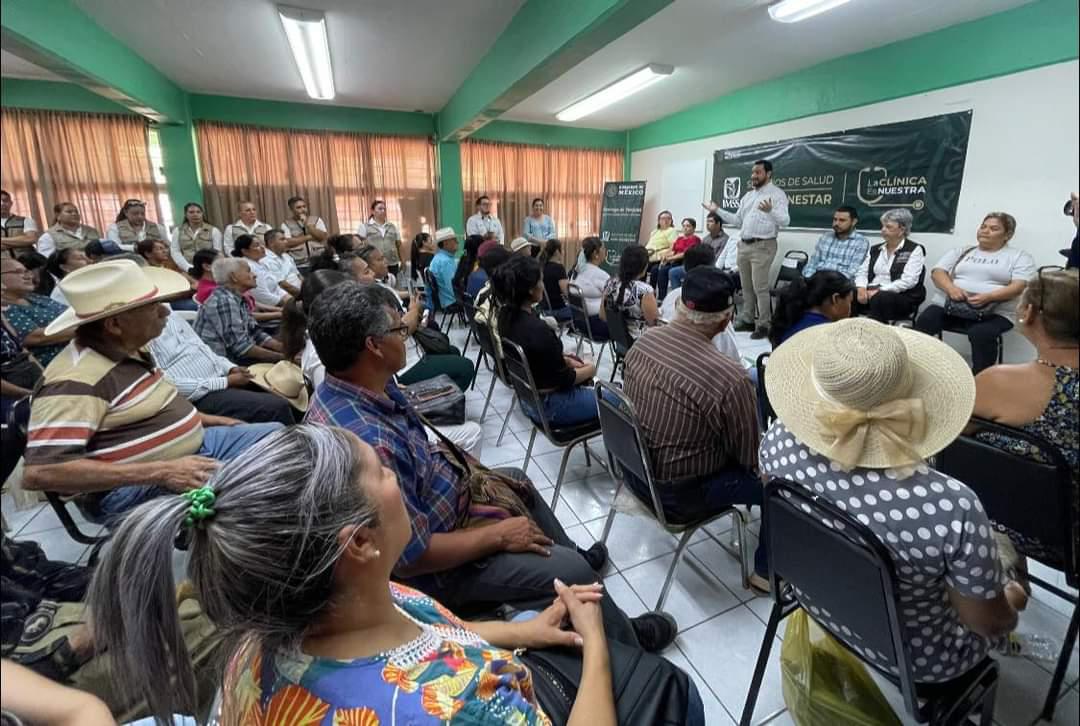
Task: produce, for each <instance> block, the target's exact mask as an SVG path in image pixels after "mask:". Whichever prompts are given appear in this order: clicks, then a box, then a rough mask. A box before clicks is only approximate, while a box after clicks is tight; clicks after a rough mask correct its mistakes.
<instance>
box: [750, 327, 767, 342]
mask: <svg viewBox="0 0 1080 726" xmlns="http://www.w3.org/2000/svg"><path fill="white" fill-rule="evenodd" d="M768 337H769V329H768V328H766V327H765V326H760V327H757V328H755V329H754V332H752V333H750V340H761V339H762V338H768Z"/></svg>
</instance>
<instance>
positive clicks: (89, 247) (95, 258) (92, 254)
mask: <svg viewBox="0 0 1080 726" xmlns="http://www.w3.org/2000/svg"><path fill="white" fill-rule="evenodd" d="M109 245H112V242H110V243H109ZM83 254H84V255H86V259H88V260H89V261H90V264H91V265H92V264H94V263H95V262H101V261H102V260H104V259H105V258H106V257H109V255H110V254H112V253H110V252H106V251H105V245H104V244H103V243H102V242H101V240H98V239H95V240H90V241H89V242H87V243H86V246H85V247H83Z"/></svg>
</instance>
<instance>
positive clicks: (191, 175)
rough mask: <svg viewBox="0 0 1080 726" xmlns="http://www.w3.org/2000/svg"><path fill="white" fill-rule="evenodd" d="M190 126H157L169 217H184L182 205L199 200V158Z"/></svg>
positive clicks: (201, 199) (200, 186)
mask: <svg viewBox="0 0 1080 726" xmlns="http://www.w3.org/2000/svg"><path fill="white" fill-rule="evenodd" d="M194 131H195V129H194V127H192V125H191V124H169V125H164V124H163V125H161V126H158V139H159V140H160V141H161V165H162V166H163V167H164V168H165V179H166V183H167V186H168V187H169V201H170V202H171V203H172V208H173V220H175V221H176V222H177V223H179V222H180V221H181V220H182V219H183V218H184V205H185V204H187V203H188V202H198V203H199V204H202V203H203V191H202V180H201V179H200V178H199V157H198V150H197V149H196V147H195V135H194Z"/></svg>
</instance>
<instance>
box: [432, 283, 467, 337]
mask: <svg viewBox="0 0 1080 726" xmlns="http://www.w3.org/2000/svg"><path fill="white" fill-rule="evenodd" d="M424 282H425V283H426V284H427V286H428V289H429V290H430V291H431V305H432V311H431V314H432V315H440V314H441V315H442V320H440V321H439V323H438V325H439V330H440V331H442V332H444V333H446V332H449V330H450V327H451V326H452V325H453V324H454V316H455V315H458V314H460V313H461V305H460V303H457V302H455V303H453V304H452V305H448V306H446V307H444V306H443V304H442V301H441V300H440V299H439V282H438V280H436V279H435V276H434V275H432V274H431V269H430V268H429V269H425V270H424ZM447 321H449V323H450V324H449V325H447Z"/></svg>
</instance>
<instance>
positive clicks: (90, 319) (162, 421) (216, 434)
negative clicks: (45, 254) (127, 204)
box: [23, 260, 281, 519]
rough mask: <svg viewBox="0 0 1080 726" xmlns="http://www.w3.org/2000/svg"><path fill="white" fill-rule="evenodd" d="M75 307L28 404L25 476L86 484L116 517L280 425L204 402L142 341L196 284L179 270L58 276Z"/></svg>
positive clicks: (92, 500) (198, 481)
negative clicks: (211, 411)
mask: <svg viewBox="0 0 1080 726" xmlns="http://www.w3.org/2000/svg"><path fill="white" fill-rule="evenodd" d="M61 289H62V290H63V292H64V295H65V297H66V298H67V299H68V301H69V303H70V304H71V307H69V308H68V309H67V310H66V311H65V312H64V313H63V314H62V315H60V317H58V318H57V319H56V320H54V321H53V322H52V323H50V324H49V326H48V327H47V329H46V334H47V335H55V334H56V333H60V332H63V331H66V330H71V329H74V330H75V338H74V340H72V341H71V343H69V344H68V346H67V347H66V348H64V350H63V351H61V352H60V354H59V355H57V356H56V358H55V359H54V360H53V362H52V363H50V364H49V366H48V368H46V369H45V373H44V375H43V378H42V381H41V384H40V385H39V388H38V390H37V392H36V393H35V394H34V398H33V402H32V404H31V410H30V424H29V428H28V432H27V445H26V453H25V461H26V471H25V474H24V477H23V486H24V487H26V488H27V489H31V490H47V491H54V492H64V493H69V494H78V495H81V497H80V504H81V505H82V506H83V507H84V508H85V509H86V511H87V512H88V514H90V515H91V516H92V517H96V518H99V519H109V518H112V517H113V516H114V515H116V514H119V513H122V512H124V511H126V510H128V509H131V508H132V507H134V506H136V505H138V504H140V503H142V502H144V501H146V500H148V499H150V498H152V497H154V496H157V495H158V494H161V493H163V492H164V491H167V490H168V491H186V490H188V489H193V488H196V487H199V486H201V485H202V484H203V483H204V482H205V481H206V479H207V478H208V477H209V476H210V473H211V472H212V471H213V470H214V469H215V468H216V466H217V461H216V460H228V459H232V458H234V457H235V456H237V455H238V454H239V453H241V452H242V451H244V450H245V449H246V448H247V447H248V446H250V445H251V444H253V443H254V442H256V441H258V440H259V439H261V438H262V437H263V436H266V435H267V434H269V433H270V432H272V431H274V430H276V429H278V428H281V424H279V423H263V424H248V425H244V424H240V422H239V421H237V420H236V419H230V418H224V417H220V416H211V415H208V414H200V413H199V412H198V411H197V410H196V409H195V407H194V406H193V405H192V404H191V403H190V402H189V401H188V400H187V399H185V398H184V397H183V396H181V395H179V394H178V393H177V390H176V388H175V387H174V386H173V384H172V383H170V382H169V381H168V379H166V378H165V377H164V375H163V374H162V372H161V370H160V369H158V368H157V366H156V365H155V364H154V361H153V358H152V357H151V356H150V355H149V354H148V353H147V352H145V351H144V350H143V347H144V346H145V345H146V344H147V343H148V342H149V341H151V340H153V339H154V338H156V337H157V336H158V335H160V334H161V331H162V329H163V328H164V327H165V320H166V318H167V316H168V314H169V310H168V308H167V307H166V306H165V305H162V304H161V303H163V302H167V301H169V300H174V299H177V298H180V297H184V296H186V295H190V292H191V291H190V287H189V285H188V282H187V280H186V279H184V277H183V276H182V275H179V274H177V273H175V272H172V271H169V270H165V269H160V268H153V267H146V268H143V267H139V265H137V264H136V263H134V262H132V261H131V260H116V261H111V262H102V263H99V264H96V265H90V266H89V267H84V268H82V269H81V270H76V271H75V272H72V273H71V274H69V275H68V276H67V277H65V278H64V279H63V281H62V282H61Z"/></svg>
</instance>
